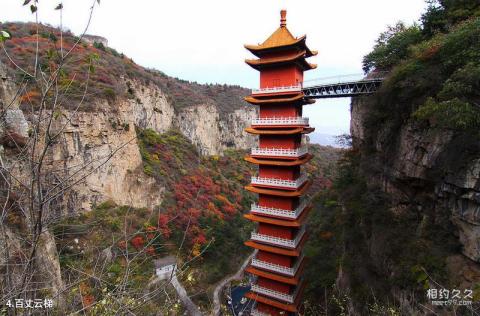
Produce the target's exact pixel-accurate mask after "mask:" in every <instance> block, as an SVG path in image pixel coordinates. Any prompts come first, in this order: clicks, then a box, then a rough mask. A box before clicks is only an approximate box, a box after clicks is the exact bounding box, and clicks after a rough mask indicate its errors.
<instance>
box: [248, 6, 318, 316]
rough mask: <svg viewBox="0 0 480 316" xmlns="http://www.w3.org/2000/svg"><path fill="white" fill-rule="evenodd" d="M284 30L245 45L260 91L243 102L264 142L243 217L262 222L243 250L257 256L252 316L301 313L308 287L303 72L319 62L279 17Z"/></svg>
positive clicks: (253, 158)
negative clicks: (254, 108) (252, 199)
mask: <svg viewBox="0 0 480 316" xmlns="http://www.w3.org/2000/svg"><path fill="white" fill-rule="evenodd" d="M280 15H281V20H280V27H279V28H278V29H277V30H276V31H275V32H274V33H273V34H272V35H271V36H270V37H269V38H268V39H267V40H266V41H265V42H264V43H263V44H260V45H245V48H246V49H248V50H249V51H250V52H251V53H252V54H254V55H255V56H256V57H258V59H247V60H246V63H247V64H248V65H250V66H251V67H253V68H254V69H256V70H258V71H260V89H257V90H253V91H252V94H251V95H250V96H248V97H246V98H245V100H246V101H247V102H249V103H251V104H254V105H258V106H259V117H258V118H257V119H254V120H253V122H252V125H251V126H250V127H249V128H247V129H246V131H247V132H248V133H251V134H255V135H258V136H259V146H258V147H257V148H253V149H252V151H251V154H250V155H249V156H247V157H246V158H245V159H246V160H247V161H249V162H251V163H254V164H257V165H258V175H257V176H252V181H251V184H250V185H248V186H247V187H246V189H247V190H249V191H251V192H254V193H258V203H257V204H253V205H252V209H251V211H250V213H249V214H247V215H245V217H246V218H248V219H249V220H252V221H254V222H257V223H258V228H257V230H256V231H255V232H252V235H251V239H250V240H249V241H247V242H246V243H245V244H246V245H247V246H250V247H253V248H254V249H255V256H254V258H253V259H252V262H251V264H250V265H249V266H248V268H247V269H246V271H247V272H249V273H251V274H253V275H254V276H255V278H256V281H255V282H254V284H253V285H252V288H251V291H250V292H249V293H248V294H247V297H248V298H250V299H252V300H254V301H255V302H256V303H255V307H254V309H253V311H252V315H295V314H297V313H298V312H299V308H300V303H301V297H302V291H303V288H304V280H303V279H302V271H303V267H304V264H305V260H304V257H303V254H302V248H303V246H304V244H305V240H306V233H305V228H304V222H305V218H306V217H307V214H308V211H309V210H310V206H309V203H308V202H307V201H306V199H305V198H304V195H305V192H306V191H307V189H308V187H309V186H310V180H308V178H307V176H306V174H305V173H303V172H302V167H301V166H302V165H303V164H305V163H306V162H308V161H309V160H310V159H311V158H312V155H310V154H309V153H308V150H307V148H306V147H305V144H304V142H302V138H303V137H302V135H304V134H307V133H310V132H312V131H313V128H311V127H309V125H308V119H307V118H304V117H302V106H303V105H304V104H306V103H309V102H308V100H306V99H305V98H304V94H303V92H302V82H303V72H304V71H305V70H310V69H313V68H315V67H316V66H315V65H313V64H310V63H308V62H307V61H306V58H308V57H311V56H314V55H316V54H317V53H316V52H315V51H312V50H310V49H309V48H308V47H307V45H306V44H305V39H306V37H305V36H302V37H299V38H296V37H294V36H293V35H292V34H291V33H290V31H289V30H288V29H287V26H286V11H285V10H282V11H281V14H280Z"/></svg>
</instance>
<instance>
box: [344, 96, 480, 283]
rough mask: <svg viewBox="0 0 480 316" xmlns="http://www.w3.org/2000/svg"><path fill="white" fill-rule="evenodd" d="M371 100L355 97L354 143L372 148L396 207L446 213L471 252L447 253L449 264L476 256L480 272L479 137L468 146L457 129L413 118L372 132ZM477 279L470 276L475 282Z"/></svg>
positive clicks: (379, 178)
mask: <svg viewBox="0 0 480 316" xmlns="http://www.w3.org/2000/svg"><path fill="white" fill-rule="evenodd" d="M368 102H369V101H368V99H361V98H359V99H354V100H353V101H352V121H351V129H350V130H351V134H352V140H353V145H354V148H356V149H358V150H360V151H362V150H363V151H365V150H366V151H368V155H364V156H365V157H364V158H365V159H364V160H365V161H366V160H368V162H365V164H368V165H369V167H368V168H369V170H370V172H371V171H374V172H372V174H369V176H371V178H372V180H373V181H374V182H376V183H377V184H378V185H379V186H381V187H382V188H384V191H386V192H388V193H390V194H389V196H391V197H392V199H393V206H394V207H393V211H395V212H402V211H403V210H404V209H405V208H406V207H412V208H414V209H417V210H419V211H420V212H422V213H423V214H429V215H428V216H429V217H432V218H430V220H431V221H433V222H435V221H438V219H439V218H441V217H442V216H444V217H446V218H447V219H448V220H449V222H450V223H453V227H455V231H451V234H452V236H458V237H457V239H458V241H459V243H460V244H461V246H462V250H461V251H462V254H463V255H464V256H465V257H466V258H465V260H463V261H462V259H459V258H458V257H457V256H455V257H452V258H447V265H448V266H453V265H454V264H453V263H455V264H456V265H457V266H458V264H459V262H468V261H470V260H471V261H470V263H468V266H469V268H468V269H466V270H468V271H470V272H468V273H470V274H472V273H473V274H475V275H478V274H479V273H480V242H479V241H480V158H479V157H478V155H477V154H475V152H476V150H477V149H478V146H479V145H480V143H478V140H477V141H476V142H475V140H473V142H472V144H473V145H472V146H471V147H469V146H465V144H466V142H467V141H468V142H471V141H472V140H465V139H464V138H462V137H460V136H458V135H455V133H454V132H452V131H451V130H442V129H433V128H429V127H428V126H427V127H426V126H419V123H416V122H415V121H412V120H409V121H406V122H403V123H402V124H401V125H400V126H399V127H398V128H393V127H392V126H389V124H381V126H380V127H378V126H377V129H376V131H375V132H372V127H371V126H369V125H368V122H367V120H368V119H367V116H368V111H369V110H370V108H369V104H368ZM372 135H373V136H372ZM367 147H368V148H367ZM476 147H477V148H476ZM367 157H368V158H367ZM432 214H433V215H432ZM425 216H427V215H425ZM419 229H421V223H420V224H419ZM457 270H458V269H457ZM460 270H462V269H460ZM462 271H463V270H462ZM471 271H474V272H471ZM476 280H478V278H477V279H476ZM472 282H474V281H473V279H472V278H470V283H469V284H470V286H472Z"/></svg>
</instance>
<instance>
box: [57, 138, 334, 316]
mask: <svg viewBox="0 0 480 316" xmlns="http://www.w3.org/2000/svg"><path fill="white" fill-rule="evenodd" d="M137 135H138V140H139V146H140V152H141V155H142V158H143V162H144V172H145V173H146V174H147V175H149V176H151V177H152V178H154V179H155V180H156V181H157V182H159V183H161V184H162V185H164V186H165V187H166V190H165V192H164V193H163V196H164V199H163V203H162V204H161V205H160V206H158V207H154V206H152V208H149V209H134V208H131V207H128V206H119V205H115V203H113V202H111V201H106V202H104V203H102V204H100V205H97V207H96V208H95V210H94V211H92V212H90V213H86V214H82V215H80V216H78V217H72V218H69V219H66V220H65V221H62V222H61V223H59V224H58V225H57V226H56V228H55V233H56V237H57V247H58V249H59V253H60V262H61V266H62V271H63V273H64V277H66V278H70V279H75V278H79V277H81V273H79V271H89V272H90V275H91V277H88V276H85V279H84V280H83V281H82V282H81V286H80V287H75V288H72V290H71V291H72V292H71V293H69V296H68V299H69V300H70V303H71V304H73V305H75V306H76V307H78V308H81V307H86V306H91V307H90V308H88V309H89V311H91V312H92V313H95V312H96V313H99V314H101V313H107V310H106V309H105V304H102V303H101V302H104V300H105V301H106V302H108V304H111V306H115V302H112V301H111V300H110V298H111V297H118V296H119V295H118V294H119V291H122V290H124V289H125V288H126V289H128V290H127V292H126V293H128V295H125V297H124V301H122V302H120V303H121V304H123V305H125V304H127V305H128V306H129V308H130V309H131V310H134V311H136V313H137V312H138V313H139V314H145V315H147V314H149V313H151V311H154V310H163V311H164V312H175V313H180V312H181V307H180V306H179V305H178V304H176V302H175V300H174V299H172V298H169V296H168V295H165V294H164V291H167V293H170V292H171V291H172V289H171V288H170V287H169V286H168V285H167V284H165V283H158V282H153V281H152V280H153V275H154V266H153V260H154V259H155V258H159V257H164V256H166V255H167V254H171V255H174V256H177V260H178V264H179V273H178V276H179V279H181V282H182V283H183V284H184V286H185V287H186V288H187V290H188V293H189V295H191V296H192V299H193V300H194V301H196V302H197V303H198V304H199V305H200V306H202V307H203V308H205V309H208V307H209V305H210V294H211V293H210V292H211V291H212V290H213V287H214V285H215V284H216V283H217V282H218V281H220V280H221V279H222V278H224V277H226V276H228V275H229V274H231V273H233V272H234V271H236V269H238V267H239V264H240V263H241V261H242V260H241V258H246V257H247V256H248V251H249V248H248V247H246V246H244V245H243V242H244V241H245V240H247V239H248V238H249V234H250V232H251V231H252V230H253V229H254V227H253V226H252V223H251V222H250V221H248V220H246V219H245V218H244V217H243V214H244V213H246V212H248V211H249V209H250V204H251V203H252V202H253V195H252V194H251V193H249V192H248V191H246V190H244V189H243V186H244V185H246V184H247V183H248V181H249V178H250V173H251V172H252V171H253V170H252V169H251V168H252V165H251V164H249V163H247V162H246V161H244V160H243V156H244V155H245V152H244V151H241V150H229V151H226V152H225V153H224V154H223V155H222V156H201V155H200V154H198V151H197V149H196V148H195V147H194V146H193V145H192V144H191V143H190V142H189V141H188V139H187V138H186V137H185V136H183V135H182V134H180V133H179V132H177V131H173V130H172V131H169V132H167V133H164V134H159V133H157V132H155V131H153V130H150V129H145V130H140V129H138V130H137ZM311 151H312V152H314V153H315V155H316V156H315V159H313V160H312V161H311V163H309V164H308V166H307V169H306V171H307V172H309V173H310V174H311V176H312V179H313V180H314V185H313V187H314V189H313V190H314V191H319V190H323V189H325V188H327V187H330V185H331V180H330V179H331V178H332V177H333V174H334V169H333V168H332V165H333V163H334V162H335V161H336V160H337V159H338V157H339V155H340V153H341V152H342V150H339V149H334V148H329V147H321V146H318V145H312V146H311ZM232 254H234V255H232ZM146 284H148V288H147V290H148V292H149V293H153V295H154V296H153V297H152V299H150V300H149V301H148V303H146V304H138V302H139V299H140V298H141V297H142V295H145V293H144V292H145V285H146ZM78 291H80V292H81V293H80V294H81V296H80V297H82V300H83V301H82V300H79V295H78V294H79V292H78ZM162 293H163V294H162ZM169 295H171V296H172V297H175V294H172V293H170V294H169ZM120 303H119V304H120ZM82 304H83V305H82Z"/></svg>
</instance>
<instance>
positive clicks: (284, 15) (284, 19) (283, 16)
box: [280, 9, 287, 27]
mask: <svg viewBox="0 0 480 316" xmlns="http://www.w3.org/2000/svg"><path fill="white" fill-rule="evenodd" d="M286 26H287V10H285V9H284V10H281V11H280V27H286Z"/></svg>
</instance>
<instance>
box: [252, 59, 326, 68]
mask: <svg viewBox="0 0 480 316" xmlns="http://www.w3.org/2000/svg"><path fill="white" fill-rule="evenodd" d="M245 63H247V64H248V65H249V66H250V67H252V68H253V69H256V70H259V71H261V70H263V69H268V68H274V67H277V66H282V65H285V64H296V65H297V66H299V67H300V68H301V69H302V70H303V71H307V70H311V69H315V68H317V65H316V64H311V63H309V62H307V61H306V60H305V56H299V57H295V58H291V59H290V58H286V59H284V60H275V61H269V60H261V59H246V60H245Z"/></svg>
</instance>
